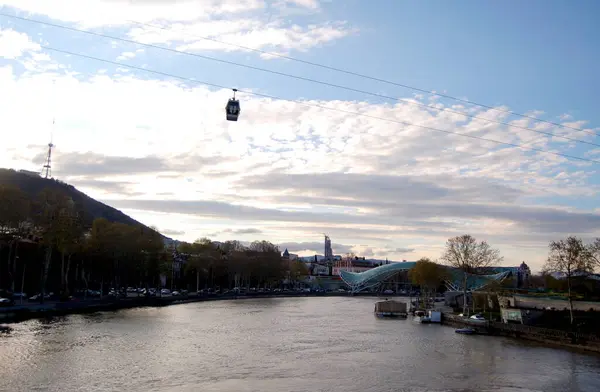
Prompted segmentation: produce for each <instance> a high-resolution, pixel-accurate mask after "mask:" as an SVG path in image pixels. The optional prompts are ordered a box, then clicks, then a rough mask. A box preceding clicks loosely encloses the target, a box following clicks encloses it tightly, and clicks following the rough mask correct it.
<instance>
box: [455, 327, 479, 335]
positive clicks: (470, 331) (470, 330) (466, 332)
mask: <svg viewBox="0 0 600 392" xmlns="http://www.w3.org/2000/svg"><path fill="white" fill-rule="evenodd" d="M454 332H456V333H460V334H463V335H474V334H476V333H477V331H476V330H474V329H473V328H468V327H467V328H459V329H457V330H455V331H454Z"/></svg>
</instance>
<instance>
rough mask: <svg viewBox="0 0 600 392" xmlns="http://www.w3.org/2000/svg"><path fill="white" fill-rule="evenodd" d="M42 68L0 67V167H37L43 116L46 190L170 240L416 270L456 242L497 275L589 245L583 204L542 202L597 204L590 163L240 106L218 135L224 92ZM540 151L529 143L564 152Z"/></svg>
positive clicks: (450, 120)
mask: <svg viewBox="0 0 600 392" xmlns="http://www.w3.org/2000/svg"><path fill="white" fill-rule="evenodd" d="M4 33H5V31H3V32H2V34H4ZM10 34H13V35H12V37H14V38H16V39H17V40H18V42H20V44H19V45H16V48H17V49H15V48H12V49H10V50H7V49H4V50H5V51H4V52H2V55H3V57H5V58H10V59H15V58H16V59H17V61H21V64H22V63H23V62H24V61H25V59H32V58H33V57H32V55H35V56H42V57H43V56H47V54H46V53H45V52H43V51H40V50H39V48H38V47H37V46H35V45H34V44H33V43H32V41H31V40H30V39H27V36H24V35H23V34H20V33H16V32H12V33H10ZM15 34H16V35H15ZM1 36H3V35H0V37H1ZM11 42H15V40H14V39H11ZM0 47H1V46H0ZM42 57H38V59H39V60H40V61H42V60H44V59H42ZM44 61H47V62H50V63H51V64H56V63H55V61H56V60H55V59H48V58H46V59H45V60H44ZM13 62H14V61H13ZM11 64H12V63H11ZM58 65H59V66H62V67H67V66H69V65H70V64H58ZM46 71H47V70H45V69H39V68H35V69H33V70H31V71H30V72H27V73H24V74H21V73H18V72H17V71H16V70H15V68H14V67H12V66H10V65H8V66H0V86H2V89H0V107H1V108H2V111H3V115H2V116H0V129H3V130H7V129H9V130H11V131H10V132H11V133H10V135H11V137H9V138H4V139H3V145H2V147H1V148H0V166H3V167H14V168H19V169H21V168H23V169H30V170H37V169H39V167H40V166H41V164H42V163H41V161H42V159H43V155H44V153H45V146H44V144H45V143H47V141H48V139H49V135H50V130H51V129H52V119H53V118H55V119H56V125H55V127H54V142H55V144H56V145H57V147H56V149H55V152H54V166H53V169H54V170H53V172H54V174H55V175H56V176H57V177H58V178H60V179H62V180H65V181H67V182H70V183H73V184H74V185H76V186H77V187H78V188H80V189H81V190H83V191H85V192H88V193H89V194H90V195H91V196H93V197H96V198H99V199H101V200H103V201H106V202H107V203H108V204H111V205H114V206H116V207H118V208H122V209H124V211H125V212H127V213H131V214H133V215H134V217H135V218H136V219H139V220H141V221H143V222H144V223H147V224H150V225H155V226H157V227H159V228H162V229H163V230H165V231H168V232H171V233H175V232H177V234H173V235H176V236H178V237H180V238H185V239H188V240H193V239H196V238H198V237H201V236H204V235H209V234H214V235H215V236H216V238H215V239H230V238H235V237H240V238H244V239H248V240H249V239H253V238H261V239H263V238H264V239H269V240H272V241H273V242H276V243H280V244H286V243H287V244H290V243H294V244H296V245H295V246H304V247H307V245H298V244H299V243H305V244H306V243H309V244H311V245H310V247H311V249H309V250H310V251H317V250H320V249H321V247H316V248H315V246H314V243H315V242H316V241H320V238H321V233H328V234H329V235H331V236H332V239H333V240H334V243H335V244H338V245H339V247H338V249H337V250H336V251H337V252H341V253H344V252H342V251H344V250H348V251H354V252H356V253H360V252H362V253H363V254H364V255H371V254H372V255H374V256H376V257H389V258H391V259H403V258H410V259H415V258H418V257H421V256H430V257H434V258H435V257H437V256H438V255H439V253H440V251H441V249H442V247H443V245H444V242H445V240H446V239H447V238H448V237H451V236H454V235H459V234H463V233H466V232H468V233H472V234H474V235H476V236H477V237H479V238H482V239H488V240H489V241H490V242H491V243H492V244H493V245H496V246H499V247H500V248H501V250H502V252H503V253H504V254H505V256H506V259H507V262H509V263H517V262H520V261H521V260H522V259H526V260H527V261H528V262H531V263H532V264H533V265H534V266H535V265H536V263H537V265H538V266H539V263H540V262H541V261H542V260H543V259H544V258H545V255H546V245H547V242H548V241H549V240H551V239H555V238H559V237H561V236H564V235H566V234H581V235H584V236H587V237H591V236H595V235H599V234H600V232H599V231H598V229H597V228H598V227H600V214H598V212H597V211H594V210H593V208H597V204H595V205H594V207H593V208H590V210H589V211H586V210H583V209H581V210H578V209H576V208H574V207H573V206H567V205H552V203H550V202H548V201H546V198H547V197H549V196H561V197H563V198H567V199H568V200H570V201H571V202H572V203H574V204H577V201H578V200H580V198H587V200H588V203H590V202H592V203H595V202H594V201H593V200H595V199H593V197H597V195H598V186H597V185H595V184H594V182H593V176H597V168H596V166H593V165H582V166H577V165H575V164H573V163H571V162H569V161H567V160H566V159H564V158H560V157H556V156H552V155H547V154H541V153H536V152H533V153H532V152H525V151H522V150H519V149H515V148H506V147H502V146H498V145H497V144H494V143H490V142H483V141H478V140H474V139H468V138H464V137H460V136H456V135H447V134H443V133H437V132H433V131H428V130H425V129H422V128H419V127H416V126H410V125H402V124H398V123H393V122H388V121H383V120H379V119H375V118H371V117H364V116H355V115H351V114H346V113H342V112H339V111H333V110H326V109H323V108H319V107H315V106H312V107H310V106H306V105H303V104H299V103H295V102H287V101H279V100H269V99H262V98H261V99H259V98H255V97H253V96H250V95H245V94H240V99H241V104H242V115H241V117H240V121H239V122H237V123H232V122H226V121H225V119H224V113H223V112H224V110H223V107H224V104H225V102H226V100H227V99H228V98H229V94H230V92H229V91H210V90H208V89H206V88H204V87H202V86H187V87H186V88H182V86H181V85H179V84H176V83H173V82H169V81H164V80H152V79H149V78H148V76H149V75H148V74H144V75H141V74H136V73H134V72H129V74H128V75H126V76H118V77H117V76H114V75H110V73H109V72H98V74H97V75H96V76H94V77H91V78H90V77H87V76H85V75H71V76H65V75H59V74H57V73H52V74H51V73H48V72H46ZM142 76H143V78H142ZM413 99H416V100H418V102H427V101H426V99H427V98H426V97H424V98H418V97H415V98H413ZM305 103H306V104H308V105H317V106H325V107H330V108H333V109H339V110H343V111H350V112H359V113H363V114H365V115H367V116H376V117H382V118H384V119H391V120H397V121H406V122H409V123H414V124H422V125H426V126H428V127H433V128H439V129H444V130H449V131H452V132H459V133H465V134H469V135H475V136H481V137H489V138H493V139H498V140H505V141H508V142H514V143H519V142H521V141H522V139H523V133H524V131H522V130H520V129H510V128H508V127H506V126H502V125H499V124H493V123H492V124H490V123H486V122H484V121H481V120H468V121H466V120H465V118H464V117H463V116H458V115H455V114H452V113H447V112H437V111H433V110H429V109H425V108H423V107H419V106H415V105H411V104H409V103H398V104H395V105H389V104H388V105H378V104H371V103H367V102H350V101H306V102H305ZM437 104H438V105H441V106H442V107H446V106H445V105H446V104H445V103H443V102H442V101H439V102H437ZM461 106H462V107H461V108H460V109H457V110H466V111H468V112H469V113H472V114H474V115H477V116H482V117H487V118H493V119H495V120H498V121H505V120H504V119H505V118H506V115H505V114H503V113H501V112H497V111H492V110H488V111H485V110H480V109H477V108H474V107H471V106H469V105H461ZM198 108H202V111H201V113H200V112H199V111H198ZM518 124H519V125H520V126H527V127H538V126H540V125H539V123H537V122H536V121H534V120H531V119H522V120H519V122H518ZM571 124H574V125H573V126H582V125H583V124H584V123H583V122H580V121H579V120H577V121H575V120H573V121H571ZM544 127H545V129H548V131H549V132H558V129H557V128H556V127H552V126H551V127H550V128H548V127H547V126H544ZM529 136H531V135H529ZM580 137H582V138H587V140H592V139H591V138H592V136H591V135H581V136H580ZM549 139H550V138H547V137H541V136H540V141H538V142H536V144H535V145H536V146H537V147H540V148H554V149H556V150H557V151H565V152H569V151H571V150H573V147H572V146H571V144H565V143H561V144H556V143H551V141H550V140H549ZM571 153H573V154H576V153H575V152H571ZM576 155H577V154H576ZM554 203H556V202H554ZM313 248H315V249H313ZM411 250H414V251H411Z"/></svg>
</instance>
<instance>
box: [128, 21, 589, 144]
mask: <svg viewBox="0 0 600 392" xmlns="http://www.w3.org/2000/svg"><path fill="white" fill-rule="evenodd" d="M127 22H129V23H133V24H137V25H140V26H146V27H152V28H155V29H161V30H165V31H170V30H171V29H170V28H168V27H164V26H159V25H153V24H151V23H144V22H137V21H135V20H127ZM190 37H193V38H197V39H202V40H205V41H212V42H216V43H219V44H223V45H228V46H232V47H236V48H239V49H243V50H248V51H251V52H256V53H260V54H265V55H268V56H272V57H279V58H281V59H285V60H290V61H295V62H298V63H302V64H306V65H310V66H313V67H319V68H323V69H327V70H330V71H335V72H340V73H344V74H346V75H352V76H356V77H359V78H363V79H368V80H372V81H375V82H380V83H385V84H389V85H392V86H396V87H402V88H406V89H409V90H413V91H418V92H421V93H426V94H430V95H433V96H437V97H440V98H447V99H451V100H454V101H457V102H462V103H466V104H469V105H473V106H479V107H482V108H484V109H490V110H494V111H497V112H501V113H506V114H509V115H512V116H516V117H521V118H527V119H530V120H535V121H537V122H541V123H545V124H550V125H553V126H556V127H560V128H565V129H570V130H572V131H575V132H573V133H578V132H585V133H589V134H591V135H594V136H600V135H599V134H598V133H596V132H593V131H590V130H587V129H582V128H577V127H572V126H569V125H565V124H560V123H557V122H553V121H549V120H542V119H540V118H537V117H534V116H530V115H527V114H522V113H517V112H514V111H512V110H507V109H501V108H498V107H494V106H490V105H486V104H483V103H479V102H475V101H470V100H468V99H463V98H458V97H455V96H452V95H448V94H442V93H438V92H435V91H432V90H426V89H422V88H419V87H414V86H409V85H407V84H403V83H398V82H394V81H391V80H387V79H382V78H377V77H374V76H370V75H366V74H363V73H359V72H354V71H349V70H346V69H342V68H338V67H332V66H329V65H325V64H319V63H315V62H313V61H308V60H302V59H299V58H296V57H291V56H287V55H284V54H280V53H275V52H269V51H266V50H261V49H257V48H251V47H249V46H244V45H239V44H234V43H231V42H225V41H221V40H218V39H216V38H212V37H206V36H202V35H198V34H190Z"/></svg>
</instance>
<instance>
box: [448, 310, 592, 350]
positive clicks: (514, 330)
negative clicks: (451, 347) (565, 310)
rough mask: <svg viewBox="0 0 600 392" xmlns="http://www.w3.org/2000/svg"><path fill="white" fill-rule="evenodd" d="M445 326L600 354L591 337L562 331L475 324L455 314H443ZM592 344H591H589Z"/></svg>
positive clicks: (532, 327)
mask: <svg viewBox="0 0 600 392" xmlns="http://www.w3.org/2000/svg"><path fill="white" fill-rule="evenodd" d="M441 324H442V325H443V326H448V327H472V328H474V329H475V330H477V331H479V332H478V333H479V334H481V335H487V336H501V337H508V338H511V339H514V340H515V341H519V340H526V341H529V342H536V343H540V344H542V345H544V346H546V347H556V348H566V349H573V350H577V351H581V352H586V353H588V354H589V353H595V354H600V341H598V340H592V341H589V340H588V339H589V336H587V335H583V334H579V333H572V332H567V331H561V330H550V329H546V328H541V327H534V326H528V325H523V324H504V323H499V322H493V321H487V322H485V323H474V322H471V321H469V320H467V319H463V318H461V317H458V316H456V315H453V314H447V313H443V314H442V322H441ZM589 343H591V344H589Z"/></svg>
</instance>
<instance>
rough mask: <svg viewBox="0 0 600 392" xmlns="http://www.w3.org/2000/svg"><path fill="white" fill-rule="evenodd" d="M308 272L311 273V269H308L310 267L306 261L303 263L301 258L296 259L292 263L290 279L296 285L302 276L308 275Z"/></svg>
mask: <svg viewBox="0 0 600 392" xmlns="http://www.w3.org/2000/svg"><path fill="white" fill-rule="evenodd" d="M308 274H309V271H308V267H307V266H306V263H303V262H302V261H299V260H294V261H292V262H291V263H290V266H289V276H290V281H292V282H293V283H294V285H296V283H297V282H298V281H300V278H301V277H303V276H307V275H308Z"/></svg>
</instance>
